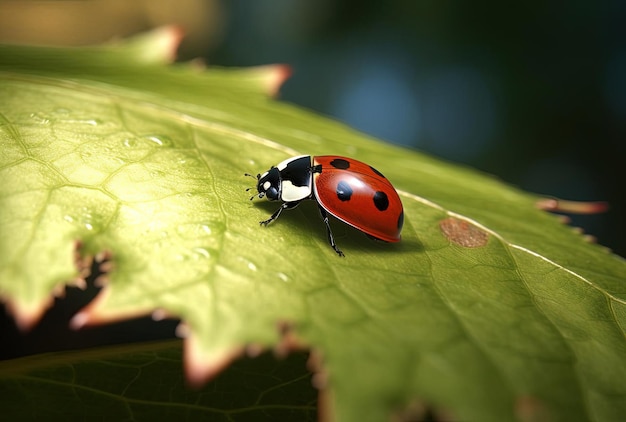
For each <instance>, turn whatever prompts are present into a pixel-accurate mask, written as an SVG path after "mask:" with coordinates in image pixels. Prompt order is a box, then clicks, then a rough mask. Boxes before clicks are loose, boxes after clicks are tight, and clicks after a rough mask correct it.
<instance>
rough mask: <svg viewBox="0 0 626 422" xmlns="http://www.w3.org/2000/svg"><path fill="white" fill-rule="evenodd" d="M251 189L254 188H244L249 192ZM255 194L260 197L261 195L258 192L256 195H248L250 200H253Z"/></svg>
mask: <svg viewBox="0 0 626 422" xmlns="http://www.w3.org/2000/svg"><path fill="white" fill-rule="evenodd" d="M252 189H254V188H248V189H246V192H250V191H251V190H252ZM257 196H258V197H259V198H260V197H261V194H260V193H257V194H256V195H252V196H251V197H250V200H251V201H252V200H253V199H254V198H256V197H257Z"/></svg>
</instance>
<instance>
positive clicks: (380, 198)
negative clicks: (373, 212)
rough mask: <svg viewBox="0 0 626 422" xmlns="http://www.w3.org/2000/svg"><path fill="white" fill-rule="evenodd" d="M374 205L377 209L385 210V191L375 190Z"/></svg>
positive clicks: (386, 206) (387, 203) (386, 203)
mask: <svg viewBox="0 0 626 422" xmlns="http://www.w3.org/2000/svg"><path fill="white" fill-rule="evenodd" d="M374 205H375V206H376V208H378V211H385V210H386V209H387V208H388V207H389V198H387V194H386V193H385V192H381V191H377V192H376V193H375V194H374Z"/></svg>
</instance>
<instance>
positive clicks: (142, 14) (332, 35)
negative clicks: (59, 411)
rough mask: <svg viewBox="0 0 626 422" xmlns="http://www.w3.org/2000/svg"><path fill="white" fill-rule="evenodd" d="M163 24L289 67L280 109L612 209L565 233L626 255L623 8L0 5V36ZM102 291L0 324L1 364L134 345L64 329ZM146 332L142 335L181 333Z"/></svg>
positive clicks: (189, 48) (16, 38)
mask: <svg viewBox="0 0 626 422" xmlns="http://www.w3.org/2000/svg"><path fill="white" fill-rule="evenodd" d="M169 23H176V24H178V25H180V26H182V27H183V29H184V30H185V31H186V33H187V34H188V37H187V38H186V39H185V41H184V42H183V45H182V46H181V49H180V51H179V58H180V60H188V59H191V58H195V57H203V58H205V59H206V61H207V63H208V64H209V65H221V66H254V65H262V64H268V63H286V64H289V65H291V67H292V69H293V71H294V74H293V76H292V77H291V78H290V79H289V80H288V81H287V82H286V83H285V85H284V86H283V88H282V90H281V92H280V97H281V99H282V100H283V101H287V102H291V103H294V104H296V105H299V106H302V107H305V108H309V109H312V110H314V111H316V112H319V113H322V114H325V115H328V116H331V117H333V118H336V119H338V120H341V121H344V122H346V123H347V124H348V125H350V126H353V127H355V128H357V129H359V130H361V131H363V132H366V133H369V134H371V135H373V136H376V137H379V138H381V139H384V140H386V141H389V142H393V143H398V144H401V145H404V146H407V147H410V148H415V149H417V150H420V151H423V152H425V153H427V154H431V155H434V156H437V157H440V158H442V159H445V160H450V161H455V162H458V163H461V164H463V165H467V166H471V167H474V168H477V169H479V170H481V171H484V172H488V173H491V174H493V175H495V176H497V177H498V178H500V179H502V180H504V181H506V182H508V183H510V184H513V185H516V186H518V187H520V188H522V189H525V190H528V191H531V192H535V193H539V194H543V195H549V196H556V197H559V198H563V199H570V200H581V201H596V200H602V201H608V202H609V203H610V210H609V211H608V212H607V213H605V214H599V215H592V216H574V217H573V219H572V224H573V225H575V226H580V227H582V228H583V229H584V230H585V232H586V233H589V234H591V235H594V236H595V237H597V238H598V242H599V243H600V244H602V245H605V246H608V247H609V248H611V249H613V250H614V251H615V253H617V254H619V255H621V256H626V236H625V233H626V224H625V222H624V218H623V217H624V215H625V212H626V195H625V194H624V180H625V177H624V167H625V164H626V163H625V159H626V2H624V1H623V0H607V1H596V2H592V1H569V2H558V1H554V0H549V1H537V0H535V1H533V0H531V1H526V2H518V3H510V2H504V3H503V2H500V1H495V0H489V1H471V2H470V1H450V0H438V1H435V0H430V1H418V0H391V1H386V2H383V1H362V0H360V1H359V0H339V1H331V0H271V1H266V0H254V1H243V0H234V1H223V2H221V1H217V0H215V1H210V0H207V1H201V0H175V1H174V0H171V1H170V0H168V1H162V2H145V4H144V3H142V2H127V1H119V0H110V1H108V2H98V1H81V2H56V1H48V2H38V3H32V2H27V1H25V2H11V1H9V2H7V1H2V0H0V42H29V43H56V44H64V45H81V44H93V43H97V42H102V41H106V40H109V39H111V38H113V37H121V36H129V35H132V34H134V33H137V32H141V31H145V30H148V29H151V28H153V27H156V26H159V25H163V24H169ZM329 153H331V151H329ZM95 293H96V291H95V289H93V288H92V289H90V290H88V291H87V292H81V291H74V290H70V291H69V292H68V298H67V299H64V300H60V301H58V302H57V305H56V306H55V308H54V309H53V310H51V312H50V313H49V314H48V315H47V316H46V318H45V319H44V321H42V324H41V325H40V326H39V327H38V328H36V329H35V331H33V332H32V333H31V334H30V335H29V336H27V337H23V336H19V335H18V333H17V331H15V328H14V327H13V325H12V321H11V320H10V319H9V320H5V321H3V322H1V323H0V344H3V345H6V344H11V345H12V346H11V349H14V350H9V348H8V347H2V348H1V349H2V353H1V356H0V357H4V358H7V357H11V356H15V355H19V354H28V353H35V352H39V351H47V350H57V349H63V348H75V347H80V346H82V347H85V346H89V345H95V344H101V343H103V342H106V343H113V342H126V341H132V340H137V328H136V326H133V325H128V323H125V324H118V325H113V326H109V327H105V328H98V329H95V330H86V331H81V332H80V333H74V332H71V331H69V330H67V321H68V320H69V318H70V317H71V315H72V314H73V312H75V311H76V310H78V309H79V308H80V307H81V306H82V305H83V304H85V303H87V302H88V301H89V300H90V298H91V297H92V296H93V295H94V294H95ZM142 324H144V325H140V327H141V328H140V329H141V331H142V332H143V333H144V334H145V335H146V337H147V338H159V337H162V336H163V335H173V332H174V326H175V322H171V321H166V322H160V323H154V322H152V321H150V320H148V319H146V320H143V321H142Z"/></svg>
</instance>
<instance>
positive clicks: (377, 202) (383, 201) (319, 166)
mask: <svg viewBox="0 0 626 422" xmlns="http://www.w3.org/2000/svg"><path fill="white" fill-rule="evenodd" d="M313 169H314V171H313V188H314V195H315V198H316V199H317V201H318V202H319V204H320V205H321V206H322V207H323V208H324V209H325V210H326V211H328V213H330V214H332V215H333V216H335V217H336V218H338V219H339V220H341V221H343V222H345V223H347V224H349V225H351V226H353V227H355V228H357V229H359V230H361V231H362V232H364V233H366V234H368V235H370V236H373V237H375V238H377V239H381V240H384V241H386V242H398V241H399V240H400V231H401V230H402V224H403V221H404V212H403V208H402V202H401V201H400V197H399V196H398V193H397V192H396V190H395V189H394V187H393V186H392V185H391V183H390V182H389V180H387V179H386V178H385V176H383V175H382V174H381V173H380V172H379V171H378V170H376V169H375V168H373V167H371V166H369V165H368V164H365V163H362V162H360V161H357V160H354V159H352V158H346V157H339V156H334V155H321V156H315V157H313Z"/></svg>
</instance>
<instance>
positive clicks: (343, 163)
mask: <svg viewBox="0 0 626 422" xmlns="http://www.w3.org/2000/svg"><path fill="white" fill-rule="evenodd" d="M330 165H331V166H333V167H334V168H336V169H340V170H346V169H348V168H350V162H349V161H348V160H344V159H342V158H335V159H334V160H333V161H331V162H330Z"/></svg>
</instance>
